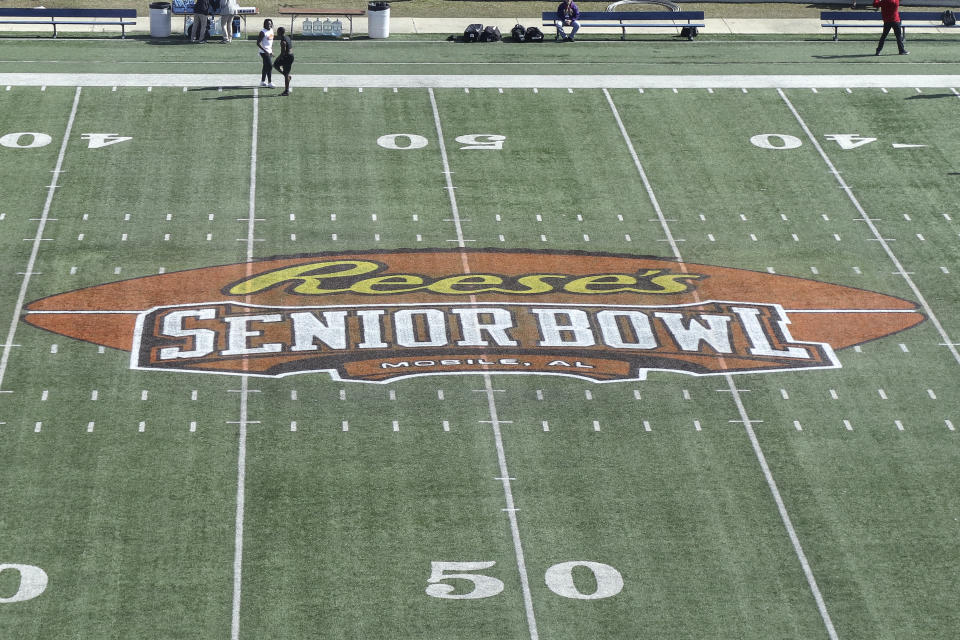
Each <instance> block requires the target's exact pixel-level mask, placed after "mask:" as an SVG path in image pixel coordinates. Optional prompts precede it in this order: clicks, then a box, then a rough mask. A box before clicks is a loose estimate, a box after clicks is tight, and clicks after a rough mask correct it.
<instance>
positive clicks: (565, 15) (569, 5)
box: [553, 0, 580, 42]
mask: <svg viewBox="0 0 960 640" xmlns="http://www.w3.org/2000/svg"><path fill="white" fill-rule="evenodd" d="M553 22H554V24H555V25H556V26H557V37H558V38H560V39H561V40H565V41H567V42H573V38H574V36H576V35H577V31H579V30H580V7H578V6H577V4H576V3H575V2H574V1H573V0H563V2H561V3H560V6H558V7H557V17H556V19H555V20H554V21H553ZM564 26H572V27H573V31H571V32H570V35H569V36H568V35H567V34H566V33H565V32H564V31H563V27H564Z"/></svg>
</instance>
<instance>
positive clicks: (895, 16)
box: [873, 0, 910, 56]
mask: <svg viewBox="0 0 960 640" xmlns="http://www.w3.org/2000/svg"><path fill="white" fill-rule="evenodd" d="M873 6H875V7H879V8H880V16H881V17H882V18H883V33H882V34H881V35H880V42H878V43H877V53H876V54H874V55H880V50H881V49H883V41H884V40H886V39H887V34H888V33H890V30H891V29H893V35H894V36H896V38H897V48H898V49H899V50H900V55H902V56H905V55H907V54H908V53H910V52H909V51H907V50H906V48H905V47H904V46H903V27H901V26H900V0H873Z"/></svg>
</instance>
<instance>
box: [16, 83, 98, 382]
mask: <svg viewBox="0 0 960 640" xmlns="http://www.w3.org/2000/svg"><path fill="white" fill-rule="evenodd" d="M80 91H81V89H80V87H77V90H76V92H75V93H74V95H73V106H72V107H71V108H70V117H69V118H68V119H67V129H66V131H65V132H64V134H63V142H61V143H60V153H58V154H57V163H56V165H55V166H54V168H53V171H52V172H51V173H53V178H52V179H51V180H50V186H49V187H47V199H46V201H45V202H44V203H43V211H42V213H41V214H40V222H39V223H37V235H36V236H35V237H34V238H33V246H32V247H31V248H30V258H29V259H28V260H27V268H26V271H25V272H24V274H23V282H21V283H20V293H19V294H18V295H17V301H16V303H15V304H14V306H13V318H11V320H10V328H9V329H8V330H7V339H6V340H5V341H4V343H3V353H2V355H0V388H3V380H4V376H6V373H7V365H8V364H9V362H10V351H11V349H13V345H14V342H13V341H14V339H15V338H16V335H17V326H18V325H19V324H20V313H21V312H22V311H23V304H24V301H25V300H26V299H27V289H28V288H29V287H30V277H31V276H32V275H33V268H34V267H35V266H36V264H37V255H39V253H40V244H41V243H42V241H43V232H44V230H45V229H46V227H47V220H48V219H49V216H50V207H51V205H52V204H53V195H54V194H55V193H56V191H57V182H59V181H60V173H61V172H62V171H61V169H62V167H63V159H64V157H65V156H66V155H67V144H69V142H70V133H71V131H73V121H74V120H75V119H76V116H77V107H78V106H79V104H80Z"/></svg>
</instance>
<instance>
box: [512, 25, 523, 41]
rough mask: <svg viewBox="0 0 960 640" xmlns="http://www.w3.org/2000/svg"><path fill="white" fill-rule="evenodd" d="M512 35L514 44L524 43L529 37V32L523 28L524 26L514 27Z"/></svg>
mask: <svg viewBox="0 0 960 640" xmlns="http://www.w3.org/2000/svg"><path fill="white" fill-rule="evenodd" d="M510 35H511V36H512V37H513V41H514V42H523V40H524V36H526V35H527V30H526V29H524V28H523V25H522V24H515V25H513V29H511V30H510Z"/></svg>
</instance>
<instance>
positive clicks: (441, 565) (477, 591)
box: [427, 560, 623, 600]
mask: <svg viewBox="0 0 960 640" xmlns="http://www.w3.org/2000/svg"><path fill="white" fill-rule="evenodd" d="M495 564H496V562H492V561H491V562H431V563H430V566H431V572H430V577H429V578H428V579H427V582H429V583H430V585H429V586H428V587H427V595H430V596H433V597H434V598H443V599H445V600H476V599H478V598H489V597H491V596H495V595H497V594H498V593H500V592H501V591H503V588H504V585H503V581H501V580H499V579H498V578H494V577H493V576H488V575H484V574H482V573H474V572H476V571H480V570H481V569H489V568H490V567H492V566H494V565H495ZM576 567H584V568H586V569H588V570H589V571H590V572H592V573H593V578H594V580H595V581H596V583H597V588H596V590H594V592H593V593H583V592H582V591H580V590H579V589H578V588H577V586H576V585H575V584H574V582H573V570H574V568H576ZM455 579H459V580H467V581H469V582H471V583H473V588H472V589H471V590H470V591H467V592H465V593H457V588H456V587H454V586H453V585H452V584H448V583H447V582H445V581H446V580H455ZM544 581H545V582H546V583H547V587H548V588H549V589H550V591H553V592H554V593H555V594H557V595H558V596H563V597H564V598H573V599H575V600H600V599H601V598H610V597H613V596H615V595H617V594H618V593H620V592H621V591H622V590H623V576H621V575H620V572H619V571H617V570H616V569H614V568H613V567H611V566H610V565H608V564H603V563H601V562H588V561H585V560H573V561H571V562H561V563H560V564H555V565H553V566H552V567H550V568H549V569H547V571H546V574H545V575H544Z"/></svg>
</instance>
